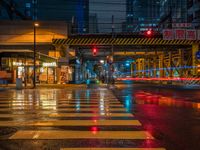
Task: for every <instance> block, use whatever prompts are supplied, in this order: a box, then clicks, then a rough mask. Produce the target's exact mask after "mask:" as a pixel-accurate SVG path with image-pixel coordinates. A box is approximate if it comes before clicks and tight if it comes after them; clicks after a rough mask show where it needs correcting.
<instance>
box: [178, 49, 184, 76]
mask: <svg viewBox="0 0 200 150" xmlns="http://www.w3.org/2000/svg"><path fill="white" fill-rule="evenodd" d="M183 54H184V53H183V50H182V49H179V57H180V58H179V68H180V69H179V73H180V74H179V76H180V77H183V67H184V66H183V62H184V55H183Z"/></svg>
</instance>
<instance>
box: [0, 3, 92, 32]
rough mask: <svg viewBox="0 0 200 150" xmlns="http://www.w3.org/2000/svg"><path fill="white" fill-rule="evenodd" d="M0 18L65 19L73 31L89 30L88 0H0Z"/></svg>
mask: <svg viewBox="0 0 200 150" xmlns="http://www.w3.org/2000/svg"><path fill="white" fill-rule="evenodd" d="M0 7H1V8H2V9H1V11H0V20H8V19H9V20H18V19H22V20H39V21H66V22H69V23H72V27H73V30H72V32H74V33H87V32H88V31H89V0H73V1H66V0H60V1H59V2H58V1H57V0H51V1H49V0H42V1H39V0H2V1H1V2H0Z"/></svg>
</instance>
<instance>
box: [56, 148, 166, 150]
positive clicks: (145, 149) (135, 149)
mask: <svg viewBox="0 0 200 150" xmlns="http://www.w3.org/2000/svg"><path fill="white" fill-rule="evenodd" d="M60 150H166V149H165V148H61V149H60Z"/></svg>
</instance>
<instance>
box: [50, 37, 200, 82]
mask: <svg viewBox="0 0 200 150" xmlns="http://www.w3.org/2000/svg"><path fill="white" fill-rule="evenodd" d="M53 44H54V45H55V46H56V47H58V46H60V45H65V46H67V47H69V48H74V49H75V50H78V51H82V53H83V54H84V53H88V51H89V52H91V48H92V47H94V46H95V47H97V48H98V49H99V54H97V55H101V54H102V53H103V54H104V58H105V55H108V54H114V58H115V60H116V59H117V58H118V57H131V58H133V59H134V60H135V62H133V63H132V65H131V71H132V76H133V77H140V78H144V77H148V78H182V77H186V78H192V79H193V78H198V77H199V72H198V69H197V68H198V65H200V61H199V60H198V59H197V58H196V52H197V51H198V50H199V44H200V41H199V40H194V41H192V40H163V38H162V35H160V34H154V35H153V36H152V37H145V36H144V35H141V34H126V35H123V34H118V35H114V36H113V35H111V34H106V35H104V34H99V35H74V36H69V37H68V38H66V39H53ZM112 48H113V52H112V50H111V49H112ZM82 56H84V55H82ZM90 57H92V56H90ZM194 81H197V80H194ZM187 82H188V81H187ZM189 82H190V83H192V82H191V81H189ZM190 83H185V84H190Z"/></svg>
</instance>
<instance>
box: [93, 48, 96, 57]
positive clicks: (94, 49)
mask: <svg viewBox="0 0 200 150" xmlns="http://www.w3.org/2000/svg"><path fill="white" fill-rule="evenodd" d="M92 55H93V56H96V55H97V48H93V49H92Z"/></svg>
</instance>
